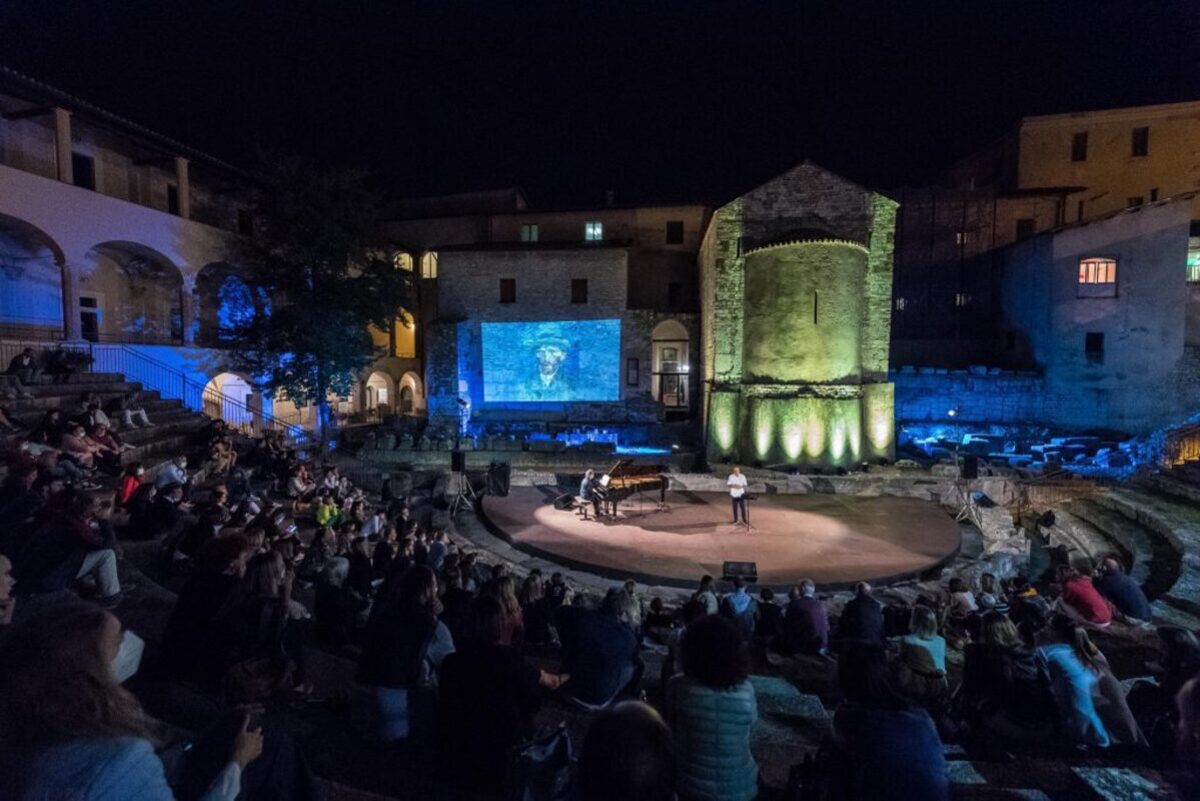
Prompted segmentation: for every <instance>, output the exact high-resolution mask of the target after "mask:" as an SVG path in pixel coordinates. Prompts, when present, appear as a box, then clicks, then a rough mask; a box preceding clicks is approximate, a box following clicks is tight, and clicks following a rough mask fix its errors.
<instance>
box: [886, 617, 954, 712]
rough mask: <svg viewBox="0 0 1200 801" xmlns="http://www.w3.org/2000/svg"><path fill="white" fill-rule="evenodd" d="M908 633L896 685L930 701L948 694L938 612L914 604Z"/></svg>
mask: <svg viewBox="0 0 1200 801" xmlns="http://www.w3.org/2000/svg"><path fill="white" fill-rule="evenodd" d="M908 628H909V633H908V634H906V635H905V636H903V637H902V638H901V639H900V658H899V659H898V660H897V664H896V680H897V686H898V688H899V689H900V691H901V692H903V693H904V695H906V696H907V697H909V698H911V699H912V700H914V701H917V702H918V703H922V704H930V703H933V702H936V701H937V700H939V699H941V698H943V697H945V695H946V693H947V692H948V690H949V685H948V683H947V681H946V641H945V639H943V638H942V637H941V635H939V634H938V633H937V632H938V621H937V615H936V614H935V613H934V611H933V610H932V609H930V608H929V607H928V606H925V605H923V604H917V605H916V606H914V607H913V610H912V616H911V617H910V619H909V624H908Z"/></svg>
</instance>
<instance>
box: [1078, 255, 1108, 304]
mask: <svg viewBox="0 0 1200 801" xmlns="http://www.w3.org/2000/svg"><path fill="white" fill-rule="evenodd" d="M1078 286H1079V292H1078V296H1079V297H1081V298H1112V297H1116V295H1117V260H1116V259H1114V258H1111V257H1108V256H1092V257H1088V258H1084V259H1080V260H1079V280H1078Z"/></svg>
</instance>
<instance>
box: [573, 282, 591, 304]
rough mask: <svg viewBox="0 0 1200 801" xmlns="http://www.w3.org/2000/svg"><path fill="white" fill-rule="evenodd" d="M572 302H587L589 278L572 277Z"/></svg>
mask: <svg viewBox="0 0 1200 801" xmlns="http://www.w3.org/2000/svg"><path fill="white" fill-rule="evenodd" d="M571 302H572V303H587V279H586V278H572V279H571Z"/></svg>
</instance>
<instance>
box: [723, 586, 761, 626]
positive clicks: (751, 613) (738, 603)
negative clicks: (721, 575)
mask: <svg viewBox="0 0 1200 801" xmlns="http://www.w3.org/2000/svg"><path fill="white" fill-rule="evenodd" d="M721 611H722V612H723V613H724V614H725V616H726V617H728V618H729V619H730V620H732V621H733V623H734V625H735V626H737V629H738V631H740V632H741V633H742V636H743V637H745V638H746V639H750V638H751V637H753V636H754V629H755V627H756V626H757V625H758V602H757V601H755V600H754V596H752V595H751V594H750V593H748V592H746V581H745V579H743V578H742V577H741V576H734V578H733V592H731V593H729V594H728V595H726V596H725V597H724V598H722V599H721Z"/></svg>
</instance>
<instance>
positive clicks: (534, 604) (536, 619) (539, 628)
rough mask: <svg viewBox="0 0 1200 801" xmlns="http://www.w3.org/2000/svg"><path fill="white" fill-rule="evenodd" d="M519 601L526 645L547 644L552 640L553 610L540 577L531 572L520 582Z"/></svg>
mask: <svg viewBox="0 0 1200 801" xmlns="http://www.w3.org/2000/svg"><path fill="white" fill-rule="evenodd" d="M517 600H518V601H520V603H521V622H522V624H523V627H524V631H525V643H526V644H528V645H548V644H549V643H550V642H551V641H552V640H553V634H552V632H551V631H550V626H551V624H552V622H553V615H554V612H553V610H552V609H551V608H550V604H549V603H548V602H547V600H546V596H545V594H544V590H543V587H542V577H541V576H540V575H538V574H535V573H531V574H530V575H529V576H527V577H526V578H525V581H524V582H523V583H522V584H521V591H520V593H518V595H517Z"/></svg>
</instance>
